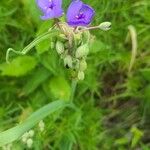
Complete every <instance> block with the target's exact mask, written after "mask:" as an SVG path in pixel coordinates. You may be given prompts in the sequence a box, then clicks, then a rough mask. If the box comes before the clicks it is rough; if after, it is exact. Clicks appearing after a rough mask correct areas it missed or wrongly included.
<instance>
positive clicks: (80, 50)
mask: <svg viewBox="0 0 150 150" xmlns="http://www.w3.org/2000/svg"><path fill="white" fill-rule="evenodd" d="M59 27H60V28H61V30H62V31H63V32H62V33H61V34H60V35H59V37H58V38H57V41H56V47H55V49H56V51H57V53H58V54H59V55H60V58H61V59H63V61H64V66H65V67H66V68H68V69H71V70H72V72H73V77H75V78H77V79H78V80H83V79H84V71H85V70H86V68H87V63H86V57H87V55H88V53H89V38H90V34H89V31H84V32H82V31H81V29H76V31H74V28H72V27H70V26H68V25H67V24H66V23H60V24H59ZM82 29H84V28H83V27H82ZM66 31H67V32H66Z"/></svg>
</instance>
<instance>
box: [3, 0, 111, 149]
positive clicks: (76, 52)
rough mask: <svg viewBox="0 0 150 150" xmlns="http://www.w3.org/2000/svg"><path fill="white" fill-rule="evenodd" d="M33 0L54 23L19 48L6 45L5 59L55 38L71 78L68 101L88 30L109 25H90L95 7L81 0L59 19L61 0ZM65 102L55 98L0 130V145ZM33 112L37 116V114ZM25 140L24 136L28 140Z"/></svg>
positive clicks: (83, 62) (87, 41)
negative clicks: (11, 126) (25, 118)
mask: <svg viewBox="0 0 150 150" xmlns="http://www.w3.org/2000/svg"><path fill="white" fill-rule="evenodd" d="M36 3H37V6H38V7H39V8H40V10H41V11H42V13H43V16H41V19H42V20H47V19H55V25H54V26H53V27H50V29H49V30H48V31H47V32H46V33H44V34H42V35H40V36H38V37H37V38H36V39H35V40H33V42H31V43H30V44H29V45H27V46H26V47H25V48H24V49H23V50H22V51H16V50H14V49H12V48H9V49H8V50H7V54H6V61H7V62H9V53H10V52H14V53H16V54H20V55H25V54H26V53H28V52H29V51H30V50H31V49H32V48H33V47H34V46H35V45H37V44H39V43H40V42H42V41H43V40H45V39H50V38H51V39H52V38H54V39H55V41H53V42H54V43H53V44H54V45H55V48H53V49H56V51H57V53H58V55H59V56H60V58H61V59H63V61H64V65H65V67H66V68H69V69H70V70H71V71H70V72H71V76H72V78H73V80H72V94H71V96H70V101H72V100H73V97H74V93H75V88H76V84H77V81H78V80H83V79H84V76H85V75H84V72H85V70H86V68H87V62H86V58H87V55H88V53H89V44H90V43H91V40H90V39H91V34H90V32H89V31H90V30H92V29H101V30H105V31H107V30H109V29H110V26H111V23H110V22H104V23H101V24H100V25H98V26H90V24H91V23H92V20H93V17H94V15H95V11H94V9H93V8H92V7H91V6H89V5H87V4H84V3H83V2H82V1H81V0H73V1H72V2H71V4H70V6H69V8H68V10H67V15H66V16H67V17H66V18H67V22H60V21H59V20H58V18H59V17H61V16H62V15H63V9H62V0H36ZM56 18H57V19H56ZM71 104H72V103H71ZM66 106H68V105H67V104H66V103H65V102H64V101H56V102H52V103H51V104H48V105H47V106H44V107H42V108H41V109H39V110H38V111H37V112H35V113H34V114H33V115H32V116H31V117H30V118H29V119H28V120H27V121H26V122H24V124H22V125H18V126H17V127H15V128H12V129H9V130H7V131H6V132H3V133H2V134H0V146H3V145H4V144H8V143H10V142H13V141H14V140H17V139H18V138H19V137H20V135H21V134H22V133H23V132H25V130H26V131H28V130H29V129H31V128H32V127H33V125H35V124H36V123H37V121H40V120H41V119H44V118H45V117H46V116H47V115H48V114H49V113H52V112H53V111H55V110H57V109H60V108H64V107H66ZM37 115H38V116H39V117H37ZM25 127H26V128H25ZM20 128H21V129H22V130H21V129H20ZM42 130H43V129H42ZM16 131H18V132H17V133H18V134H14V132H16ZM8 133H10V134H11V135H13V134H14V135H15V136H12V138H11V137H9V134H8ZM12 133H13V134H12ZM26 140H28V142H27V141H26ZM25 141H26V142H27V144H28V146H29V147H30V146H32V143H33V142H32V140H31V139H25Z"/></svg>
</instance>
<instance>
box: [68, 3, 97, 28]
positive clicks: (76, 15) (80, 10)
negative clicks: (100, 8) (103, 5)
mask: <svg viewBox="0 0 150 150" xmlns="http://www.w3.org/2000/svg"><path fill="white" fill-rule="evenodd" d="M94 15H95V11H94V9H93V8H92V7H90V6H89V5H86V4H84V3H83V2H82V1H81V0H73V1H72V3H71V4H70V6H69V8H68V11H67V22H68V24H69V25H70V26H74V27H76V26H88V25H89V24H90V23H91V22H92V19H93V16H94Z"/></svg>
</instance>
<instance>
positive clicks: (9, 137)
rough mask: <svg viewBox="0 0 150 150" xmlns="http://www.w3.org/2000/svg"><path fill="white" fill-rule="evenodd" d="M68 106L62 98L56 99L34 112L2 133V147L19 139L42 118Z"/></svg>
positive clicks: (0, 140)
mask: <svg viewBox="0 0 150 150" xmlns="http://www.w3.org/2000/svg"><path fill="white" fill-rule="evenodd" d="M66 106H68V104H67V103H65V102H64V101H62V100H58V101H54V102H52V103H50V104H47V105H45V106H44V107H42V108H40V109H39V110H37V111H36V112H34V113H33V114H32V115H31V116H30V117H29V118H28V119H27V120H26V121H25V122H23V123H22V124H19V125H17V126H16V127H13V128H11V129H8V130H6V131H4V132H1V133H0V147H1V146H3V145H6V144H8V143H11V142H13V141H15V140H17V139H19V138H20V137H21V136H22V135H23V134H24V133H25V132H26V131H28V130H30V129H31V128H33V127H34V125H36V124H37V123H38V122H40V120H42V119H44V118H45V117H46V116H48V115H49V114H52V113H53V112H55V111H58V110H59V109H62V108H64V107H66Z"/></svg>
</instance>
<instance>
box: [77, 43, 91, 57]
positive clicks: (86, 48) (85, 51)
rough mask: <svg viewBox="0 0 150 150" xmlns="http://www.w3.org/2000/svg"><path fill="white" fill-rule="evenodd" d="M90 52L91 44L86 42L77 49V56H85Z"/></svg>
mask: <svg viewBox="0 0 150 150" xmlns="http://www.w3.org/2000/svg"><path fill="white" fill-rule="evenodd" d="M88 53H89V46H88V44H84V45H82V46H80V47H79V48H78V49H77V50H76V58H82V57H85V56H87V55H88Z"/></svg>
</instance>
